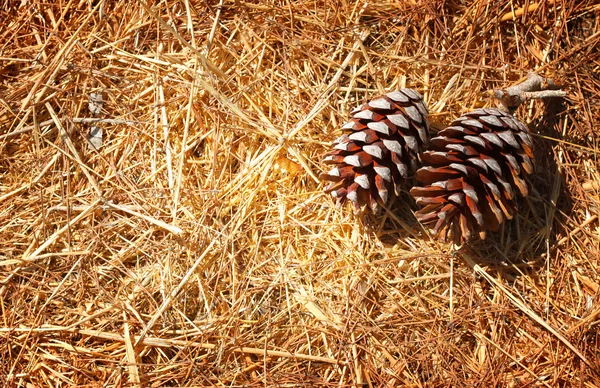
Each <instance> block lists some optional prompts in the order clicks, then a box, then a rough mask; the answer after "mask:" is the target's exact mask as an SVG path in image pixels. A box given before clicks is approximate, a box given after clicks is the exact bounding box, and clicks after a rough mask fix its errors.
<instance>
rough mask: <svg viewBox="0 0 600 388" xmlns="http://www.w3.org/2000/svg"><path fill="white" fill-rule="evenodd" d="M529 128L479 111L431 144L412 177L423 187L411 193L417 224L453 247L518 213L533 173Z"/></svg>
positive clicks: (505, 116) (496, 112) (497, 112)
mask: <svg viewBox="0 0 600 388" xmlns="http://www.w3.org/2000/svg"><path fill="white" fill-rule="evenodd" d="M532 148H533V144H532V142H531V138H530V136H529V131H528V130H527V127H526V126H525V125H524V124H523V123H521V122H520V121H519V120H517V119H516V118H514V117H513V116H511V115H509V114H508V113H504V112H502V111H500V110H498V109H477V110H474V111H473V112H470V113H467V114H465V115H463V116H462V117H460V118H458V119H456V120H454V121H453V122H452V124H451V125H450V126H449V127H447V128H446V129H444V130H442V131H440V132H439V133H438V134H437V136H436V137H434V138H432V139H431V147H430V148H429V150H428V151H425V152H424V153H423V154H422V161H423V165H424V167H421V168H420V169H419V170H418V171H417V174H416V179H417V181H419V182H421V183H422V184H424V187H413V188H412V189H411V191H410V193H411V194H412V195H413V196H414V197H415V199H416V201H417V204H419V205H421V206H423V208H422V209H420V210H419V211H418V212H417V213H416V216H417V219H418V220H419V221H420V222H421V223H423V224H425V225H427V226H429V227H432V229H433V233H434V234H436V235H439V236H441V237H442V238H444V239H448V238H449V239H452V240H454V241H455V242H457V243H458V242H464V241H467V240H469V239H470V238H471V237H473V236H474V235H475V234H478V235H479V237H480V238H481V239H485V233H486V230H491V231H495V230H498V227H499V226H500V224H502V223H503V222H504V220H505V219H509V220H510V219H512V218H513V216H514V214H515V212H516V202H515V201H516V195H517V194H521V195H522V196H527V195H528V194H529V191H530V190H529V183H528V182H527V181H526V176H527V175H529V174H531V173H532V172H533V150H532Z"/></svg>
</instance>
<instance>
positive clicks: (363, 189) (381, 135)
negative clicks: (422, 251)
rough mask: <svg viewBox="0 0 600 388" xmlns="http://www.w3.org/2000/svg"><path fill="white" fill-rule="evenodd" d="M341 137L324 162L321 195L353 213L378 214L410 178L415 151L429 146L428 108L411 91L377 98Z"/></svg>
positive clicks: (361, 109) (356, 115)
mask: <svg viewBox="0 0 600 388" xmlns="http://www.w3.org/2000/svg"><path fill="white" fill-rule="evenodd" d="M351 114H352V117H353V118H352V120H351V121H349V122H347V123H346V124H344V125H343V126H342V129H343V130H344V131H345V132H346V133H345V134H344V135H342V136H341V137H340V138H339V139H337V140H336V141H335V142H334V144H335V146H334V150H333V151H331V152H330V153H329V154H328V155H327V156H326V157H325V160H324V162H325V163H327V164H333V165H334V167H333V168H332V169H331V170H330V171H329V172H328V173H325V174H321V179H323V180H325V181H329V182H331V183H329V185H328V186H327V187H325V192H327V193H331V194H332V195H333V196H334V197H336V198H337V199H338V202H339V203H344V202H345V201H346V200H347V199H348V200H350V202H352V204H353V205H354V211H355V212H358V211H360V210H361V209H362V208H364V207H365V206H368V207H369V208H371V210H373V211H375V210H377V205H378V203H381V204H386V203H387V201H388V199H389V198H390V192H395V193H396V194H398V193H399V189H400V186H401V184H402V183H403V182H404V180H405V179H407V178H408V177H409V176H411V175H412V174H414V172H415V170H416V168H417V158H418V154H419V152H420V151H421V150H422V149H423V148H424V147H426V146H427V145H428V142H429V125H428V123H427V115H428V112H427V108H426V107H425V104H424V103H423V99H422V96H421V95H420V94H419V93H418V92H417V91H415V90H413V89H401V90H399V91H394V92H390V93H387V94H385V95H383V96H379V97H376V98H374V99H373V100H371V101H369V102H368V103H366V104H363V105H362V106H360V107H358V108H356V109H354V110H353V111H352V112H351Z"/></svg>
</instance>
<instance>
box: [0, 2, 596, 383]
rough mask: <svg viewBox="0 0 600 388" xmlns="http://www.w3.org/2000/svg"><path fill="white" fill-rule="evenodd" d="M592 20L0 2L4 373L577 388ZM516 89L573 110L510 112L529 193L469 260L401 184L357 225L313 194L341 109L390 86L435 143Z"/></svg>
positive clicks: (470, 9)
mask: <svg viewBox="0 0 600 388" xmlns="http://www.w3.org/2000/svg"><path fill="white" fill-rule="evenodd" d="M599 23H600V2H599V1H597V0H596V1H587V0H581V1H575V0H572V1H567V0H556V1H553V0H522V1H521V0H515V1H507V0H498V1H487V0H474V1H460V0H450V1H442V0H395V1H394V0H382V1H377V2H375V1H372V2H367V1H361V2H350V1H336V2H326V1H312V0H306V1H254V2H244V1H229V0H221V1H220V2H219V1H216V0H215V1H191V0H163V1H156V2H147V1H146V0H140V1H131V2H130V1H125V0H107V1H83V0H82V1H68V2H67V1H62V2H48V3H42V2H40V1H38V0H23V1H16V0H8V1H5V2H2V5H0V25H1V28H0V246H1V247H2V248H1V251H0V309H1V310H0V311H1V320H0V322H1V323H0V325H1V327H0V381H3V382H4V384H5V385H6V386H11V387H69V386H87V387H121V386H144V387H161V386H167V387H170V386H221V385H222V386H230V387H239V386H286V387H287V386H336V387H342V386H369V387H379V386H390V387H395V386H408V387H437V386H445V387H447V386H478V387H482V386H483V387H487V386H490V387H520V386H546V387H557V386H578V387H594V386H600V374H599V373H598V368H597V366H598V364H599V363H600V355H599V353H598V347H599V345H600V343H599V342H600V335H599V331H598V329H599V323H600V293H599V292H600V276H599V266H600V259H599V256H600V254H599V247H600V227H599V224H598V204H599V196H598V193H599V191H600V169H599V165H600V163H599V161H598V155H599V153H598V149H599V145H598V139H599V137H598V133H599V127H598V123H599V122H600V100H599V97H598V96H599V94H598V92H599V90H600V71H599V67H600V50H599V42H600V25H599ZM529 70H536V71H538V72H539V73H540V74H542V75H545V76H549V77H552V78H554V79H555V80H556V81H558V82H559V83H561V84H563V85H564V88H565V90H566V91H567V92H568V98H567V99H565V100H564V101H555V102H553V103H550V104H544V103H543V102H532V103H530V104H525V105H526V106H523V107H521V108H520V109H519V111H518V115H519V117H520V118H521V119H522V120H523V121H525V122H526V123H527V124H528V125H529V127H530V128H531V130H532V133H534V139H535V143H536V168H537V173H536V174H535V176H534V177H533V179H532V184H533V187H534V193H533V195H532V196H531V197H529V198H528V199H527V200H523V201H521V202H520V213H519V215H518V217H516V218H515V220H513V221H512V222H509V223H507V224H506V226H505V227H504V228H503V230H502V231H500V232H499V233H493V234H490V235H489V237H488V239H487V240H486V241H484V242H475V243H472V244H470V245H468V246H465V247H462V248H461V249H457V248H456V247H454V246H452V245H450V244H445V243H441V242H436V241H433V240H431V239H430V238H429V237H428V235H427V234H426V232H424V231H423V230H422V229H421V228H420V226H419V225H418V224H417V223H416V222H415V220H414V217H413V215H412V214H413V212H414V210H415V209H416V207H415V205H414V203H413V202H412V201H411V200H410V198H409V197H408V196H407V195H406V193H404V194H403V195H402V196H401V197H400V198H399V199H398V200H397V201H396V202H395V204H394V205H392V206H391V207H390V208H388V209H387V210H386V211H384V212H382V213H381V214H379V215H376V216H372V215H365V216H364V217H357V216H354V215H352V212H351V211H350V209H349V208H347V207H342V208H340V207H337V206H336V205H335V203H334V201H333V200H332V199H331V198H330V197H328V196H327V195H324V194H323V193H322V185H321V184H320V182H319V181H318V178H317V177H318V174H319V173H320V172H322V171H323V170H324V169H325V166H323V165H322V163H321V159H322V157H323V154H324V153H325V152H326V151H327V150H328V146H329V144H330V142H331V141H332V140H333V139H335V138H336V137H337V136H339V134H340V129H339V128H340V125H341V124H342V123H343V122H344V120H346V118H347V117H348V112H349V110H351V109H352V108H354V107H355V106H356V105H358V104H359V103H362V102H364V101H365V100H367V99H368V98H371V97H373V96H375V95H376V94H377V93H380V92H384V91H388V90H393V89H395V88H398V87H402V86H409V87H413V88H416V89H418V90H419V91H421V92H422V93H423V95H424V97H425V99H426V101H427V103H428V105H429V108H430V111H431V121H432V123H433V126H434V128H437V129H439V128H440V127H442V126H443V125H445V124H448V123H449V122H450V121H451V120H452V119H453V118H455V117H457V116H458V115H460V114H461V113H464V112H466V111H467V110H470V109H473V108H476V107H481V106H490V105H493V101H490V100H489V99H488V98H487V97H486V94H485V92H486V91H487V90H490V89H492V88H503V87H507V86H510V85H514V84H515V83H517V82H519V80H523V79H524V78H525V77H526V76H527V72H528V71H529ZM91 93H100V94H101V96H102V109H101V110H100V111H99V112H96V113H94V112H92V111H90V110H89V108H88V102H89V99H90V95H91ZM94 118H95V119H103V120H105V121H104V122H101V123H98V124H96V125H97V126H98V127H100V128H101V129H102V132H103V138H102V141H103V144H102V147H101V148H100V149H99V150H94V149H92V148H90V146H89V145H88V140H87V136H88V133H89V132H90V130H91V126H92V124H90V122H89V119H94ZM86 119H87V122H86Z"/></svg>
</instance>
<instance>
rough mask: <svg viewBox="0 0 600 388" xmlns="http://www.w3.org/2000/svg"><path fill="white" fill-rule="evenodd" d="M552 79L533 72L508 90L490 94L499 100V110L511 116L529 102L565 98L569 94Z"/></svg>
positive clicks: (495, 91)
mask: <svg viewBox="0 0 600 388" xmlns="http://www.w3.org/2000/svg"><path fill="white" fill-rule="evenodd" d="M559 89H560V87H559V86H558V85H556V83H554V81H553V80H552V79H550V78H543V77H541V76H540V75H539V74H537V73H535V72H533V71H531V72H530V73H529V76H528V77H527V79H526V80H525V81H523V82H521V83H520V84H518V85H514V86H510V87H508V88H506V89H502V90H498V89H495V90H493V91H491V92H490V94H491V95H492V96H493V97H495V98H496V99H497V100H498V108H499V109H501V110H503V111H505V112H508V113H510V114H512V113H514V111H515V110H516V109H517V108H518V107H519V105H521V104H522V103H524V102H525V101H527V100H531V99H545V98H553V97H564V96H566V95H567V93H566V92H565V91H563V90H559Z"/></svg>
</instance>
